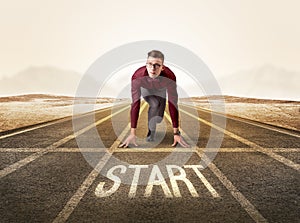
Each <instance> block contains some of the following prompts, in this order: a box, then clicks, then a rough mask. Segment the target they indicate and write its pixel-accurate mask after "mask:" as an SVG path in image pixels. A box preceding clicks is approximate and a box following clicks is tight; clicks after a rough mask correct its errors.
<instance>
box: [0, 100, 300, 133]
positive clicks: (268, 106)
mask: <svg viewBox="0 0 300 223" xmlns="http://www.w3.org/2000/svg"><path fill="white" fill-rule="evenodd" d="M224 99H225V104H224V105H225V112H226V113H227V114H230V115H234V116H238V117H243V118H248V119H251V120H256V121H260V122H264V123H268V124H272V125H276V126H280V127H285V128H288V129H293V130H298V131H300V118H299V117H300V115H299V114H300V101H280V100H265V99H253V98H239V97H230V96H224ZM218 100H219V97H210V99H209V100H208V98H205V97H194V98H190V99H188V100H187V99H181V100H180V101H181V102H185V103H187V101H189V103H191V102H192V104H194V105H197V106H201V107H203V108H206V109H211V103H210V102H212V101H218ZM114 101H115V99H111V98H101V99H97V102H96V104H95V106H94V109H100V108H103V107H106V106H110V105H112V103H114ZM73 103H74V98H72V97H66V96H52V95H21V96H12V97H0V132H2V131H6V130H10V129H15V128H19V127H23V126H27V125H32V124H37V123H41V122H45V121H50V120H53V119H57V118H62V117H66V116H70V115H72V113H73ZM83 103H85V104H89V105H90V104H91V103H94V99H90V100H86V99H85V100H84V102H83ZM83 107H84V104H83ZM84 111H86V110H85V109H83V111H82V112H84Z"/></svg>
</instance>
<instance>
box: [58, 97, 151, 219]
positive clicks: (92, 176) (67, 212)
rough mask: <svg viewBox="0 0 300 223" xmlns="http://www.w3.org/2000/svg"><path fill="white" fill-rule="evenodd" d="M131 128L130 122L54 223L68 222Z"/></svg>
mask: <svg viewBox="0 0 300 223" xmlns="http://www.w3.org/2000/svg"><path fill="white" fill-rule="evenodd" d="M145 107H146V103H144V104H143V106H142V107H141V109H140V113H142V111H143V110H144V108H145ZM129 130H130V124H128V125H127V127H126V128H125V129H124V130H123V131H122V133H121V134H120V136H119V137H118V138H117V139H116V141H115V142H114V143H113V144H112V146H111V147H110V148H109V149H108V150H106V153H105V155H104V156H103V157H102V158H101V160H100V161H99V163H98V164H97V165H96V167H95V168H94V169H93V170H92V172H91V173H90V174H89V175H88V177H87V178H86V179H85V180H84V181H83V183H82V184H81V185H80V187H79V188H78V189H77V191H76V192H75V194H74V195H73V196H72V197H71V199H70V200H69V201H68V202H67V204H66V205H65V206H64V208H63V209H62V210H61V212H60V213H59V214H58V215H57V216H56V218H55V219H54V220H53V223H62V222H66V221H67V220H68V218H69V217H70V215H71V214H72V212H73V211H74V209H75V208H76V207H77V205H78V204H79V202H80V200H81V199H82V198H83V196H84V195H85V193H86V192H87V190H88V189H89V187H90V186H91V185H92V184H93V182H94V181H95V180H96V178H97V176H98V175H99V173H100V171H101V170H102V168H103V167H104V166H105V164H106V163H107V161H108V160H109V158H110V157H111V156H112V154H113V152H114V151H115V149H116V148H117V147H118V145H119V144H120V140H119V138H120V139H122V138H125V136H126V134H127V133H128V132H129Z"/></svg>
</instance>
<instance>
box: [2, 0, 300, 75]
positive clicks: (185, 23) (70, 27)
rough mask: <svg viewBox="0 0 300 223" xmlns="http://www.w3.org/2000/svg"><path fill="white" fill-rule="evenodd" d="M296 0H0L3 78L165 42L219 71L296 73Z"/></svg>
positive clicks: (78, 67)
mask: <svg viewBox="0 0 300 223" xmlns="http://www.w3.org/2000/svg"><path fill="white" fill-rule="evenodd" d="M299 9H300V1H299V0H193V1H191V0H185V1H174V0H160V1H156V0H152V1H142V0H134V1H132V0H126V1H116V0H111V1H107V0H105V1H102V0H51V1H50V0H49V1H48V0H44V1H43V0H26V1H20V0H10V1H4V0H1V7H0V28H1V35H0V40H1V41H0V78H1V77H3V76H10V75H13V74H15V73H17V72H18V71H20V70H23V69H25V68H27V67H29V66H44V65H50V66H55V67H60V68H63V69H70V70H74V71H77V72H80V73H84V72H85V71H86V70H87V69H88V67H89V66H90V65H91V63H93V62H94V61H95V60H96V59H97V58H98V57H99V56H101V55H102V54H103V53H105V52H107V51H109V50H111V49H112V48H115V47H117V46H120V45H122V44H125V43H129V42H133V41H138V40H152V39H155V40H165V41H170V42H173V43H176V44H179V45H181V46H184V47H186V48H188V49H190V50H192V51H193V52H194V53H196V54H197V55H198V56H199V57H200V58H201V59H202V60H203V61H204V62H205V63H206V64H207V65H208V67H209V68H210V69H211V70H212V72H213V73H214V74H215V75H216V76H217V77H218V76H222V75H226V74H230V73H233V72H236V71H238V70H241V69H248V68H253V67H257V66H261V65H263V64H274V65H276V66H278V67H282V68H286V69H289V70H296V71H300V63H299V62H300V61H299V58H300V41H299V40H300V28H299V27H300V26H299V21H300V13H299Z"/></svg>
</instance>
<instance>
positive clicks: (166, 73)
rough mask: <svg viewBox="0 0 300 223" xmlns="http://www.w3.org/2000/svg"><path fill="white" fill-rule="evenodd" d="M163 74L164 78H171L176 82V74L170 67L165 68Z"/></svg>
mask: <svg viewBox="0 0 300 223" xmlns="http://www.w3.org/2000/svg"><path fill="white" fill-rule="evenodd" d="M162 73H163V76H164V77H167V78H169V79H171V80H174V81H176V76H175V74H174V72H173V71H172V70H171V69H170V68H169V67H166V66H165V68H164V70H163V71H162Z"/></svg>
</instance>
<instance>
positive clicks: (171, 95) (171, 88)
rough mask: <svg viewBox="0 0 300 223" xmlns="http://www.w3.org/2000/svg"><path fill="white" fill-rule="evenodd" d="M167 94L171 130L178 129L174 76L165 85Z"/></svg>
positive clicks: (176, 94)
mask: <svg viewBox="0 0 300 223" xmlns="http://www.w3.org/2000/svg"><path fill="white" fill-rule="evenodd" d="M167 92H168V104H169V112H170V116H171V119H172V123H173V128H178V126H179V113H178V93H177V84H176V78H175V76H174V78H173V80H172V79H169V83H168V85H167Z"/></svg>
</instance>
